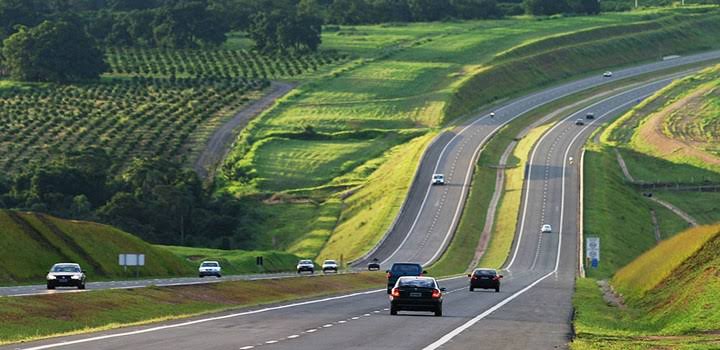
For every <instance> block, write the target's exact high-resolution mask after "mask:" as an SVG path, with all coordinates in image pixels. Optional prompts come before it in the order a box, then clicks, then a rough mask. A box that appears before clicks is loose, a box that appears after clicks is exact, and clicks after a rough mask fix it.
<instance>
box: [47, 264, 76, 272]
mask: <svg viewBox="0 0 720 350" xmlns="http://www.w3.org/2000/svg"><path fill="white" fill-rule="evenodd" d="M52 272H80V268H79V267H77V266H73V265H59V266H55V267H53V270H52Z"/></svg>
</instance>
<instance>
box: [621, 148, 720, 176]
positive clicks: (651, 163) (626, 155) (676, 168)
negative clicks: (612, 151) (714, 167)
mask: <svg viewBox="0 0 720 350" xmlns="http://www.w3.org/2000/svg"><path fill="white" fill-rule="evenodd" d="M618 151H620V154H621V155H622V157H623V159H624V160H625V164H626V165H627V168H628V171H629V172H630V175H632V177H633V178H634V179H635V181H642V182H646V183H684V184H692V183H694V184H697V185H701V184H702V183H703V182H705V181H709V182H714V183H718V182H720V172H715V171H711V170H707V169H702V168H698V167H696V166H694V165H690V164H683V163H676V162H673V161H670V160H667V159H663V158H657V157H655V156H651V155H648V154H645V153H641V152H638V151H636V150H634V149H631V148H629V147H627V146H620V147H618Z"/></svg>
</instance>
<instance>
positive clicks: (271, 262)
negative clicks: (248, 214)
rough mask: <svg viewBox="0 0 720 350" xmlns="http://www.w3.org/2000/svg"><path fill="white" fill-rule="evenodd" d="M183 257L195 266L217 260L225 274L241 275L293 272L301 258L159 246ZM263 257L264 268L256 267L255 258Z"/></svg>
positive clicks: (264, 252) (272, 254) (291, 255)
mask: <svg viewBox="0 0 720 350" xmlns="http://www.w3.org/2000/svg"><path fill="white" fill-rule="evenodd" d="M158 247H159V248H163V249H167V250H169V251H170V252H172V253H173V254H175V255H178V256H181V257H183V258H184V259H185V260H187V261H189V262H190V263H191V264H193V266H196V265H199V264H200V262H202V261H203V260H215V261H218V262H219V263H220V266H222V270H223V274H226V275H239V274H249V273H257V272H283V271H293V270H294V269H295V264H297V262H298V260H299V258H298V257H297V256H295V255H293V254H290V253H285V252H277V251H244V250H221V249H208V248H194V247H177V246H158ZM258 256H262V257H263V266H262V267H258V266H257V265H256V261H255V258H256V257H258Z"/></svg>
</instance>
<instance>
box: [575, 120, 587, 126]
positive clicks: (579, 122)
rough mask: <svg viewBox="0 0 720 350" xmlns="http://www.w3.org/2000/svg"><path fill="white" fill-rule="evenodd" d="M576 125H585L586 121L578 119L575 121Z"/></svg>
mask: <svg viewBox="0 0 720 350" xmlns="http://www.w3.org/2000/svg"><path fill="white" fill-rule="evenodd" d="M575 125H585V121H584V120H582V119H578V120H576V121H575Z"/></svg>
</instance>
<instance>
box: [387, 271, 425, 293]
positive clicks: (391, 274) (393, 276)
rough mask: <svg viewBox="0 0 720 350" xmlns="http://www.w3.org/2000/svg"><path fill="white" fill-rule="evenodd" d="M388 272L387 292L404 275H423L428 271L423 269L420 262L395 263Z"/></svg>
mask: <svg viewBox="0 0 720 350" xmlns="http://www.w3.org/2000/svg"><path fill="white" fill-rule="evenodd" d="M385 272H387V292H388V294H390V291H391V290H392V288H393V287H394V286H395V283H396V282H397V280H398V278H400V277H402V276H422V275H423V274H424V273H427V271H425V270H423V268H422V265H420V264H418V263H394V264H393V265H392V267H390V270H387V271H385Z"/></svg>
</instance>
